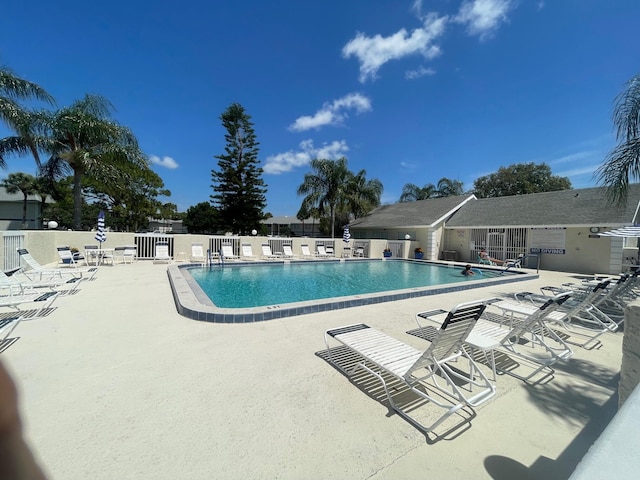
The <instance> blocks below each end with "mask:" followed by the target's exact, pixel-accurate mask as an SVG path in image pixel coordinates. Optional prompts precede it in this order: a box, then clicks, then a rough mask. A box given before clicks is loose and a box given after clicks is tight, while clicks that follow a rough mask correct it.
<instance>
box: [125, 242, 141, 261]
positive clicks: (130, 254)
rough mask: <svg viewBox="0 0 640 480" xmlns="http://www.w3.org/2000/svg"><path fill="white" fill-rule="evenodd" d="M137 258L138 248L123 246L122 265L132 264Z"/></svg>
mask: <svg viewBox="0 0 640 480" xmlns="http://www.w3.org/2000/svg"><path fill="white" fill-rule="evenodd" d="M137 257H138V247H136V246H135V245H125V246H124V252H123V253H122V260H123V262H124V263H133V262H135V261H136V258H137Z"/></svg>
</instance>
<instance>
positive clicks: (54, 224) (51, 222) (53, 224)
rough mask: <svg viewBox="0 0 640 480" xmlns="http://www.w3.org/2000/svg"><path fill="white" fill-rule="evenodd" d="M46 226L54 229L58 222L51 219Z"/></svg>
mask: <svg viewBox="0 0 640 480" xmlns="http://www.w3.org/2000/svg"><path fill="white" fill-rule="evenodd" d="M47 227H48V228H49V230H55V229H56V228H58V222H56V221H55V220H51V221H50V222H49V223H47Z"/></svg>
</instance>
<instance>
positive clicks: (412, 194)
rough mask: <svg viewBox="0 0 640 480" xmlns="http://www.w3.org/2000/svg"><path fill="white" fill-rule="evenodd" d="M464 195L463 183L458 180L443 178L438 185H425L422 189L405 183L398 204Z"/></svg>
mask: <svg viewBox="0 0 640 480" xmlns="http://www.w3.org/2000/svg"><path fill="white" fill-rule="evenodd" d="M463 193H464V187H463V183H462V182H461V181H459V180H451V179H449V178H447V177H443V178H441V179H440V180H439V181H438V185H434V184H433V183H427V184H426V185H425V186H424V187H422V188H421V187H419V186H417V185H415V184H413V183H407V184H405V185H404V187H402V194H401V195H400V202H415V201H417V200H427V199H428V198H440V197H452V196H456V195H462V194H463Z"/></svg>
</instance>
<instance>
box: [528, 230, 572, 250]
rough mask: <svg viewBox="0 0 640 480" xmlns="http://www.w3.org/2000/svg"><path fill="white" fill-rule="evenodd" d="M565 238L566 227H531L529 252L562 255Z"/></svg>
mask: <svg viewBox="0 0 640 480" xmlns="http://www.w3.org/2000/svg"><path fill="white" fill-rule="evenodd" d="M566 240H567V229H566V228H563V227H558V228H532V229H531V245H532V247H531V248H530V249H529V253H551V254H555V255H564V254H565V253H566V249H565V245H566Z"/></svg>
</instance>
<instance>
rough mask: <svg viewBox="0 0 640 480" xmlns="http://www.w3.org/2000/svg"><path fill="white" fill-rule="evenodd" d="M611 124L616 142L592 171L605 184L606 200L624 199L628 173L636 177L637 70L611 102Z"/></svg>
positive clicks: (639, 172) (639, 157) (639, 169)
mask: <svg viewBox="0 0 640 480" xmlns="http://www.w3.org/2000/svg"><path fill="white" fill-rule="evenodd" d="M614 103H615V104H614V111H613V124H614V125H615V127H616V130H617V133H616V139H617V141H618V145H617V146H616V147H615V148H614V149H613V150H612V151H611V152H609V154H608V155H607V157H606V159H605V161H604V163H603V164H602V165H601V166H600V167H599V168H598V170H597V171H596V175H597V177H598V181H599V183H602V184H604V185H605V186H606V187H607V197H608V198H609V201H610V203H615V204H618V205H620V204H624V203H625V202H626V200H627V194H628V189H629V177H631V178H632V179H635V180H637V179H639V178H640V74H638V75H636V76H635V77H633V78H632V79H631V80H629V82H627V85H626V88H625V90H624V91H623V92H622V93H620V94H619V95H618V96H617V97H616V99H615V102H614Z"/></svg>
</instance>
